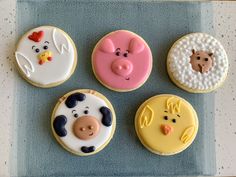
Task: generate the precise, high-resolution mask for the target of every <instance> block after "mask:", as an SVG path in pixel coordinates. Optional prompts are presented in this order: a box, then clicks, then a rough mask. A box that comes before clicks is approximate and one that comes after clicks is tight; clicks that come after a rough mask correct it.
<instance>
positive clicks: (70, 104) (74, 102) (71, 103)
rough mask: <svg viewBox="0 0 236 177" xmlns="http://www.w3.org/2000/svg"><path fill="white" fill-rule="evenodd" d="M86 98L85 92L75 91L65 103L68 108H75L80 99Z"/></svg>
mask: <svg viewBox="0 0 236 177" xmlns="http://www.w3.org/2000/svg"><path fill="white" fill-rule="evenodd" d="M85 98H86V95H85V94H83V93H74V94H72V95H70V96H68V97H67V99H66V101H65V104H66V106H67V107H68V108H74V107H75V106H76V105H77V104H78V101H84V100H85Z"/></svg>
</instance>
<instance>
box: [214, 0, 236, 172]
mask: <svg viewBox="0 0 236 177" xmlns="http://www.w3.org/2000/svg"><path fill="white" fill-rule="evenodd" d="M213 10H214V15H213V20H214V31H215V34H216V38H218V39H219V40H220V41H221V43H222V45H223V46H224V48H225V50H226V52H227V55H228V58H229V65H230V67H229V72H228V76H227V79H226V82H225V84H224V86H223V87H222V88H220V89H218V90H217V92H216V95H215V145H216V146H215V147H216V163H217V164H216V165H217V174H216V175H220V176H235V175H236V171H235V168H236V151H235V149H236V143H235V140H236V109H235V108H236V101H235V98H236V79H235V73H236V50H235V46H236V23H235V22H236V13H235V11H236V3H234V2H217V3H214V4H213Z"/></svg>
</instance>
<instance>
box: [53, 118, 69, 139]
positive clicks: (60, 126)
mask: <svg viewBox="0 0 236 177" xmlns="http://www.w3.org/2000/svg"><path fill="white" fill-rule="evenodd" d="M66 122H67V118H66V116H64V115H60V116H57V117H56V118H55V119H54V121H53V128H54V130H55V132H56V134H57V135H58V136H60V137H64V136H66V135H67V131H66V128H65V125H66Z"/></svg>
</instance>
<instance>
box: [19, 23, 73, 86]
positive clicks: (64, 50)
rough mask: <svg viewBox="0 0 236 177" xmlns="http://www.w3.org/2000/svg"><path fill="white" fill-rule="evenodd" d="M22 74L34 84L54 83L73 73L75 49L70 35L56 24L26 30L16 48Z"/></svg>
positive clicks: (67, 77) (47, 84) (50, 84)
mask: <svg viewBox="0 0 236 177" xmlns="http://www.w3.org/2000/svg"><path fill="white" fill-rule="evenodd" d="M15 57H16V63H17V68H18V69H19V71H20V73H21V75H22V76H23V77H24V78H25V79H26V80H27V81H28V82H30V83H31V84H32V85H34V86H37V87H43V88H48V87H54V86H57V85H60V84H62V83H63V82H65V81H66V80H67V79H69V77H70V76H71V75H72V74H73V72H74V70H75V67H76V64H77V51H76V47H75V44H74V42H73V41H72V39H71V38H70V37H69V36H68V34H66V33H65V32H64V31H62V30H61V29H59V28H56V27H53V26H40V27H38V28H34V29H32V30H30V31H28V32H27V33H26V34H25V35H24V36H23V37H22V38H21V39H20V41H19V43H18V45H17V49H16V52H15Z"/></svg>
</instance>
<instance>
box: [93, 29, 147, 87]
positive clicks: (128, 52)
mask: <svg viewBox="0 0 236 177" xmlns="http://www.w3.org/2000/svg"><path fill="white" fill-rule="evenodd" d="M92 64H93V70H94V73H95V74H96V76H97V78H98V79H99V80H100V81H101V82H102V83H103V84H104V85H105V86H107V87H108V88H112V89H115V90H119V91H129V90H134V89H136V88H138V87H140V86H141V85H142V84H143V83H144V82H145V81H146V80H147V78H148V77H149V75H150V73H151V70H152V53H151V50H150V48H149V46H148V45H147V43H146V42H145V41H144V40H143V39H142V38H141V37H140V36H138V35H137V34H135V33H132V32H130V31H126V30H118V31H114V32H112V33H109V34H108V35H106V36H105V37H103V38H102V39H101V40H100V41H99V42H98V44H97V45H96V47H95V49H94V51H93V56H92Z"/></svg>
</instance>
